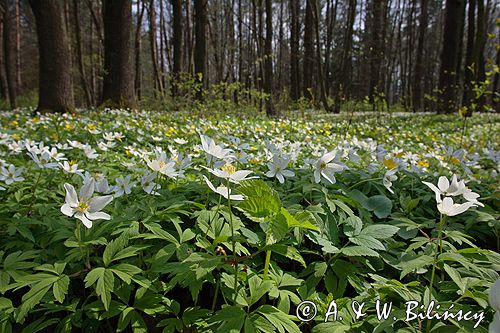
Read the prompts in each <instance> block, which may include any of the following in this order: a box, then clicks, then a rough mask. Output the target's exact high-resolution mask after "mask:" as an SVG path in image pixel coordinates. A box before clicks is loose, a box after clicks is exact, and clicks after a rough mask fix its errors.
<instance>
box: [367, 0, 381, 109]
mask: <svg viewBox="0 0 500 333" xmlns="http://www.w3.org/2000/svg"><path fill="white" fill-rule="evenodd" d="M383 1H384V0H372V3H371V9H372V11H371V16H372V19H371V43H370V44H371V47H370V101H371V102H372V103H373V104H374V105H375V97H376V95H378V94H379V93H380V92H381V87H380V83H381V82H380V76H381V73H380V69H381V67H382V43H383V36H382V22H383V18H382V14H383V10H382V5H383V3H382V2H383ZM367 15H369V14H367Z"/></svg>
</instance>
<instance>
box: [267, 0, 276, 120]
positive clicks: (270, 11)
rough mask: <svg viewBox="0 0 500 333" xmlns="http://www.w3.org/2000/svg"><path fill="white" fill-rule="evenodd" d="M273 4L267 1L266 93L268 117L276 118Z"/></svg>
mask: <svg viewBox="0 0 500 333" xmlns="http://www.w3.org/2000/svg"><path fill="white" fill-rule="evenodd" d="M272 43H273V4H272V0H266V41H265V45H264V49H265V51H264V52H265V55H264V59H265V75H266V77H265V80H264V92H265V93H266V94H268V95H269V97H268V99H267V100H266V114H267V116H275V115H276V112H275V109H274V107H273V94H272V90H273V89H272V88H273V45H272Z"/></svg>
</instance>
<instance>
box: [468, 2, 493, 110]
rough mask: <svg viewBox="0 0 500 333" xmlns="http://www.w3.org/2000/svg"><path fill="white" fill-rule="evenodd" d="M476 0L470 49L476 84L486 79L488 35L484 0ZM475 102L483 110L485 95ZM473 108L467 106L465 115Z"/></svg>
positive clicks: (478, 108)
mask: <svg viewBox="0 0 500 333" xmlns="http://www.w3.org/2000/svg"><path fill="white" fill-rule="evenodd" d="M476 1H477V29H476V37H475V42H474V48H473V51H472V61H473V64H472V66H473V68H474V81H475V82H476V83H477V84H480V83H481V82H484V81H485V79H486V73H485V68H484V66H485V65H484V62H485V61H484V46H485V45H486V38H487V35H488V32H487V29H486V22H487V19H486V10H485V7H484V0H476ZM474 100H475V102H476V104H477V110H478V111H483V108H484V105H485V103H486V96H484V95H483V96H480V97H479V98H477V99H474ZM472 112H473V109H472V108H468V109H467V112H466V113H465V116H467V117H470V116H472Z"/></svg>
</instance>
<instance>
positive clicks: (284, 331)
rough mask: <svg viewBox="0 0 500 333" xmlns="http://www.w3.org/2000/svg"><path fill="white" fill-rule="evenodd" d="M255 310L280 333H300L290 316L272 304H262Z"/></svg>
mask: <svg viewBox="0 0 500 333" xmlns="http://www.w3.org/2000/svg"><path fill="white" fill-rule="evenodd" d="M255 312H257V313H259V314H261V315H262V316H264V317H265V318H266V319H267V320H269V322H270V323H271V324H272V325H273V326H274V327H275V328H276V329H277V330H278V332H280V333H300V329H299V327H298V326H297V325H296V324H295V323H294V322H293V321H292V319H291V318H293V317H292V316H290V315H288V314H286V313H284V312H282V311H280V310H278V309H277V308H275V307H274V306H272V305H268V304H265V305H262V306H260V307H259V308H257V309H256V310H255Z"/></svg>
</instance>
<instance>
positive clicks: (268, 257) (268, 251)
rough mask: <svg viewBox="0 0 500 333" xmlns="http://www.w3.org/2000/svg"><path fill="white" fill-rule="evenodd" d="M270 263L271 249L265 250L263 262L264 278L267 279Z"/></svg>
mask: <svg viewBox="0 0 500 333" xmlns="http://www.w3.org/2000/svg"><path fill="white" fill-rule="evenodd" d="M270 263H271V250H267V251H266V262H265V264H264V280H267V279H268V273H269V264H270Z"/></svg>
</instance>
